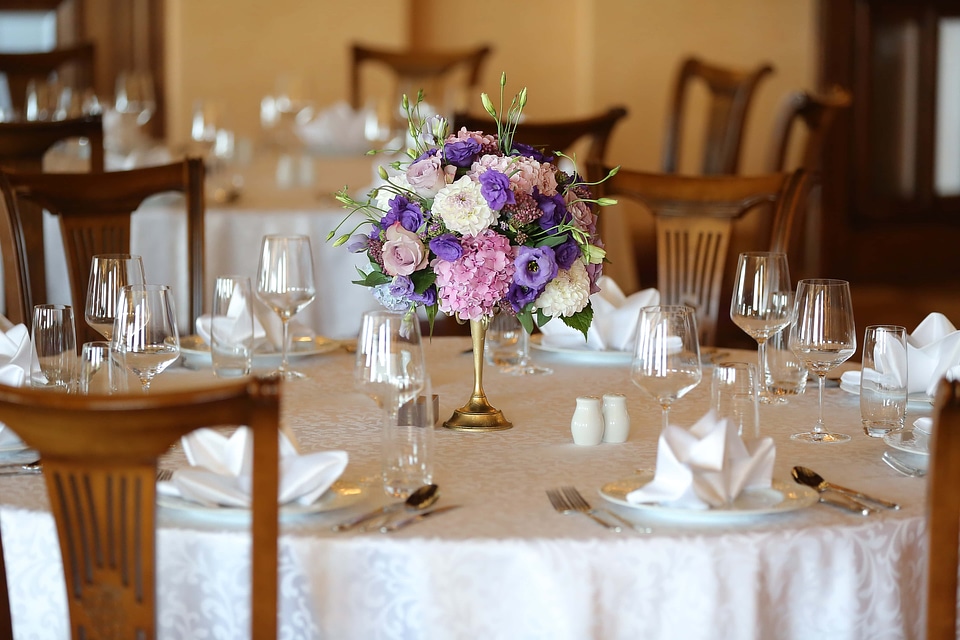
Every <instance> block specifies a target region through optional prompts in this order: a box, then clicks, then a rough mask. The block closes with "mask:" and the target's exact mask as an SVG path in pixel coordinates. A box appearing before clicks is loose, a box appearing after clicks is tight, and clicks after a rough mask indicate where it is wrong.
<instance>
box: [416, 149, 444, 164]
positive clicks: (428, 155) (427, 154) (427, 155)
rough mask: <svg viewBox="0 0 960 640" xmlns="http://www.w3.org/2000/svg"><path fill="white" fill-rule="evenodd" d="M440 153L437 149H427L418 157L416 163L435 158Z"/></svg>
mask: <svg viewBox="0 0 960 640" xmlns="http://www.w3.org/2000/svg"><path fill="white" fill-rule="evenodd" d="M438 151H440V150H439V149H438V148H437V147H433V148H431V149H427V150H426V151H424V152H423V153H421V154H420V155H419V156H417V159H416V160H414V162H415V163H416V162H420V161H421V160H426V159H427V158H432V157H433V156H435V155H437V152H438Z"/></svg>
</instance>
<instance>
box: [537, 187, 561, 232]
mask: <svg viewBox="0 0 960 640" xmlns="http://www.w3.org/2000/svg"><path fill="white" fill-rule="evenodd" d="M533 197H534V199H536V201H537V206H538V207H539V208H540V211H542V212H543V213H542V214H541V215H540V228H541V229H543V230H544V231H548V232H550V233H551V234H556V233H558V230H557V227H558V226H560V225H561V224H564V223H567V222H570V214H569V213H568V212H567V205H566V203H565V202H564V201H563V196H562V195H560V194H559V193H557V194H554V195H552V196H545V195H542V194H540V192H539V191H534V193H533Z"/></svg>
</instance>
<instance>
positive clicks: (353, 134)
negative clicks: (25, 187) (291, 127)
mask: <svg viewBox="0 0 960 640" xmlns="http://www.w3.org/2000/svg"><path fill="white" fill-rule="evenodd" d="M371 126H374V127H375V126H377V124H376V113H375V112H374V111H373V110H372V109H360V110H359V111H358V110H354V109H353V107H351V106H350V105H349V104H347V103H346V102H344V101H343V100H340V101H338V102H336V103H334V104H333V105H331V106H330V107H328V108H326V109H324V110H322V111H320V112H319V113H317V114H316V115H315V116H314V117H313V118H311V119H310V120H308V121H306V122H298V123H297V124H296V125H295V131H296V134H297V137H299V138H300V140H301V141H302V142H303V143H304V144H305V145H307V147H309V148H310V149H313V150H316V151H317V152H318V153H328V154H331V153H343V154H362V153H365V152H366V151H367V150H369V149H370V139H369V138H368V130H367V129H368V127H371ZM369 133H372V134H374V135H375V132H369Z"/></svg>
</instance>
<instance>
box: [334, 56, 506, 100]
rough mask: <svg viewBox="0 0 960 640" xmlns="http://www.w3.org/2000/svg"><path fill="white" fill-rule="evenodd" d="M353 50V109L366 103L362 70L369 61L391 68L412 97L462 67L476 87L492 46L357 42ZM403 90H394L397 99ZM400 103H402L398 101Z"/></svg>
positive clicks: (351, 73) (398, 81) (351, 92)
mask: <svg viewBox="0 0 960 640" xmlns="http://www.w3.org/2000/svg"><path fill="white" fill-rule="evenodd" d="M351 52H352V56H351V67H350V104H351V105H353V108H354V109H359V108H360V107H361V106H362V104H363V94H362V91H361V82H360V78H361V75H362V74H361V70H362V69H363V67H364V66H366V65H369V64H376V65H380V66H382V67H386V68H387V69H389V70H390V71H391V72H392V74H393V76H394V78H395V80H396V83H397V87H399V88H404V87H405V88H406V89H404V90H405V91H407V92H408V93H411V92H412V93H413V95H411V99H412V98H413V97H414V96H415V95H416V92H417V90H418V89H420V88H423V84H424V83H428V84H430V83H435V82H436V81H437V80H442V79H443V78H444V77H448V76H449V75H450V74H452V72H454V71H456V70H457V69H463V70H464V71H465V72H466V84H467V86H466V88H467V89H475V88H476V87H477V85H478V84H479V83H480V72H481V70H482V69H483V63H484V61H485V60H486V59H487V57H488V56H489V55H490V52H491V48H490V47H489V46H487V45H481V46H479V47H474V48H472V49H460V50H455V51H454V50H450V51H427V50H416V49H410V50H403V51H401V50H389V49H379V48H375V47H367V46H364V45H361V44H354V45H353V48H352V50H351ZM401 92H402V91H397V92H395V95H396V97H397V99H398V100H399V97H400V93H401ZM438 99H440V97H431V96H429V95H428V96H427V100H428V101H430V102H433V103H434V104H436V103H437V100H438ZM397 105H398V106H399V102H398V103H397Z"/></svg>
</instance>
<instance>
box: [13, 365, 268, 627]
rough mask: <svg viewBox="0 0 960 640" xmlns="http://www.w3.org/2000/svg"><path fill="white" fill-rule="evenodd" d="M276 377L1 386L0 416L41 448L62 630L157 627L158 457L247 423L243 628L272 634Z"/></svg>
mask: <svg viewBox="0 0 960 640" xmlns="http://www.w3.org/2000/svg"><path fill="white" fill-rule="evenodd" d="M279 407H280V383H279V381H276V380H267V379H246V380H242V381H238V382H233V383H230V384H225V385H217V386H210V387H206V388H202V389H197V390H191V391H183V392H176V393H151V394H150V395H130V396H122V397H118V396H82V395H65V394H55V395H51V394H49V393H44V392H43V391H37V390H34V389H29V388H14V387H0V420H2V421H3V422H5V423H6V424H8V425H10V426H11V427H12V428H13V429H14V430H15V431H16V432H17V434H18V435H19V436H20V437H21V438H23V440H24V442H26V443H27V444H28V445H29V446H31V447H32V448H34V449H36V450H37V451H38V452H39V453H40V455H41V457H42V458H43V475H44V479H45V480H46V484H47V493H48V495H49V499H50V508H51V511H52V512H53V517H54V520H55V521H56V523H57V533H58V536H59V539H60V551H61V554H62V556H63V569H64V576H65V579H66V587H67V602H68V607H69V612H70V626H71V629H72V637H73V638H74V639H75V640H78V639H81V638H144V639H148V640H149V639H150V638H155V637H156V611H157V608H156V586H157V585H156V581H157V580H156V578H157V577H156V566H157V565H156V477H157V459H158V458H159V457H160V456H161V455H163V454H164V453H166V452H167V449H168V448H169V447H170V445H171V444H173V443H174V442H176V441H177V440H178V439H179V438H180V437H181V436H183V435H185V434H187V433H189V432H191V431H193V430H194V429H197V428H199V427H207V426H219V425H247V426H249V427H250V429H251V430H252V432H253V442H254V451H253V487H252V492H253V495H252V497H253V504H252V509H251V529H252V538H253V544H252V552H251V556H252V557H251V564H252V572H251V609H252V621H251V627H252V633H251V636H250V637H252V638H257V639H260V638H275V637H276V634H277V584H278V578H277V537H278V532H279V524H278V507H277V493H278V487H279V479H278V476H279V471H278V457H279V448H278V437H277V432H278V426H279Z"/></svg>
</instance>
